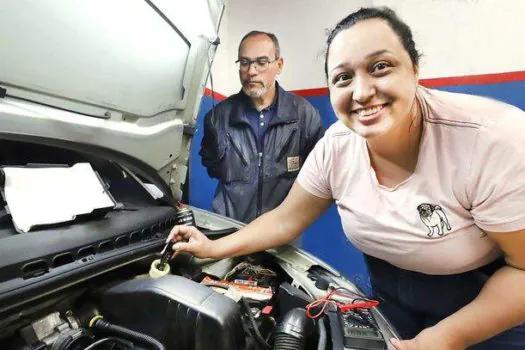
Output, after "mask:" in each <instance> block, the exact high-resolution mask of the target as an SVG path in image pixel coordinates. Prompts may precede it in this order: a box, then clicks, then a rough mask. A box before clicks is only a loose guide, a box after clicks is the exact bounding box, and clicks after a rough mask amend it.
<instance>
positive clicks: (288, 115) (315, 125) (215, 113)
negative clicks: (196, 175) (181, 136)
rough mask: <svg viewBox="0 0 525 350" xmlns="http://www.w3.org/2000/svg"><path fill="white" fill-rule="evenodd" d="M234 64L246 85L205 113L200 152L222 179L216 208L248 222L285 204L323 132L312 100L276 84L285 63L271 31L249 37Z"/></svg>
mask: <svg viewBox="0 0 525 350" xmlns="http://www.w3.org/2000/svg"><path fill="white" fill-rule="evenodd" d="M235 63H236V64H237V65H238V67H239V78H240V81H241V84H242V89H241V91H240V92H239V93H237V94H235V95H232V96H230V97H229V98H227V99H226V100H224V101H222V102H221V103H219V104H218V105H217V106H215V108H213V109H212V110H211V111H209V112H208V114H207V115H206V118H205V121H204V137H203V140H202V144H201V150H200V153H199V154H200V155H201V157H202V164H203V165H204V166H205V167H206V169H207V171H208V174H209V175H210V176H211V177H213V178H217V179H218V181H219V182H218V185H217V189H216V191H215V198H214V200H213V204H212V207H213V210H214V211H215V212H217V213H219V214H222V215H225V216H228V217H231V218H233V219H236V220H239V221H242V222H245V223H248V222H250V221H252V220H253V219H255V218H256V217H257V216H259V215H261V214H263V213H265V212H267V211H269V210H271V209H273V208H275V207H277V206H278V205H279V204H280V203H281V202H282V201H283V199H284V198H285V197H286V195H287V194H288V191H289V190H290V188H291V187H292V184H293V182H294V181H295V178H296V176H297V174H298V173H299V169H300V168H301V166H302V164H303V162H304V160H305V159H306V157H307V156H308V154H309V153H310V151H311V150H312V148H313V147H314V145H315V143H316V142H317V141H318V140H319V139H320V138H321V137H322V135H323V133H324V129H323V127H322V124H321V118H320V116H319V112H318V111H317V110H316V109H315V108H314V107H313V106H312V105H311V104H310V103H309V102H308V101H306V100H305V99H304V98H302V97H299V96H296V95H294V94H291V93H289V92H287V91H285V90H283V88H281V87H280V86H279V84H278V83H277V82H276V80H275V78H276V76H277V75H278V74H280V73H281V71H282V69H283V63H284V61H283V58H282V57H281V56H280V49H279V42H278V41H277V38H276V37H275V35H274V34H272V33H266V32H260V31H252V32H249V33H248V34H246V35H245V36H244V37H243V38H242V40H241V42H240V44H239V50H238V60H237V61H236V62H235Z"/></svg>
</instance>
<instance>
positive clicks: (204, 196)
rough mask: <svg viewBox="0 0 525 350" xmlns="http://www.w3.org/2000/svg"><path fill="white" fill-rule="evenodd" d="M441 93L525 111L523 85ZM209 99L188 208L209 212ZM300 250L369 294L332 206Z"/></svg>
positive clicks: (327, 113)
mask: <svg viewBox="0 0 525 350" xmlns="http://www.w3.org/2000/svg"><path fill="white" fill-rule="evenodd" d="M439 89H441V90H446V91H452V92H462V93H469V94H475V95H482V96H487V97H492V98H495V99H498V100H501V101H504V102H507V103H510V104H513V105H515V106H518V107H520V108H521V109H524V110H525V98H524V96H525V82H524V81H518V82H509V83H498V84H487V85H461V86H447V87H441V88H439ZM307 99H308V100H309V101H310V102H311V103H312V104H313V105H314V106H315V107H316V108H317V109H318V110H319V112H320V113H321V117H322V119H323V124H324V125H325V127H328V126H329V125H330V124H332V123H333V122H334V121H335V120H336V117H335V115H334V113H333V111H332V109H331V106H330V100H329V97H328V96H313V97H307ZM212 102H213V101H212V99H211V97H208V96H204V97H203V99H202V103H201V109H200V113H199V118H198V124H197V133H196V135H195V138H194V141H193V146H192V150H191V165H190V204H191V205H194V206H197V207H201V208H204V209H208V210H211V201H212V199H213V194H214V193H215V187H216V185H217V181H216V180H213V179H210V178H209V177H208V175H207V173H206V170H205V169H204V167H203V166H202V164H201V162H200V157H199V154H198V152H199V148H200V143H201V140H202V123H203V119H204V115H205V114H206V112H208V111H209V110H210V108H211V107H212ZM302 247H303V248H304V249H305V250H307V251H309V252H311V253H313V254H314V255H316V256H318V257H320V258H321V259H323V260H324V261H326V262H327V263H329V264H330V265H332V266H333V267H335V268H336V269H338V270H339V271H341V272H342V273H343V274H345V275H346V276H347V277H348V278H350V279H352V280H353V281H354V282H355V283H356V284H357V285H358V286H360V287H361V288H363V289H364V290H369V286H368V277H367V273H366V269H365V266H364V263H363V258H362V255H361V253H360V252H359V251H358V250H357V249H355V248H354V247H353V246H352V245H351V244H350V243H349V242H348V240H347V239H346V237H345V235H344V234H343V230H342V228H341V222H340V219H339V216H338V214H337V210H336V208H335V206H332V207H331V208H330V209H329V210H328V211H327V212H326V213H325V214H324V215H323V216H322V217H321V218H319V219H318V220H317V221H316V222H315V223H314V224H313V225H312V226H311V227H309V228H308V229H307V230H306V231H305V232H304V234H303V238H302Z"/></svg>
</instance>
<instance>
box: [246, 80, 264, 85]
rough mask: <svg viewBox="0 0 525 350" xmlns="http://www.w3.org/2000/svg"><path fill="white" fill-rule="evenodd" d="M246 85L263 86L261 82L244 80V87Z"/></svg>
mask: <svg viewBox="0 0 525 350" xmlns="http://www.w3.org/2000/svg"><path fill="white" fill-rule="evenodd" d="M248 84H260V85H263V86H264V84H263V82H262V81H256V80H246V81H245V82H244V85H248Z"/></svg>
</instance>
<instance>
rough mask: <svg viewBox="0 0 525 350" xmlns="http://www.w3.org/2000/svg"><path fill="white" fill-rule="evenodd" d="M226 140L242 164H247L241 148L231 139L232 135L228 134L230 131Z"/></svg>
mask: <svg viewBox="0 0 525 350" xmlns="http://www.w3.org/2000/svg"><path fill="white" fill-rule="evenodd" d="M228 140H229V141H230V144H231V146H232V148H233V150H234V151H235V153H237V156H238V157H239V158H240V160H241V163H242V165H244V166H247V165H248V161H247V160H246V158H244V155H243V154H242V152H241V149H240V148H239V147H238V146H237V145H236V144H235V142H234V141H233V137H232V136H231V135H230V133H228Z"/></svg>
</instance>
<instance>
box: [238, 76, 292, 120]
mask: <svg viewBox="0 0 525 350" xmlns="http://www.w3.org/2000/svg"><path fill="white" fill-rule="evenodd" d="M275 89H276V91H277V106H275V108H276V110H275V116H274V117H273V118H272V121H271V122H270V126H272V125H275V124H284V123H291V122H295V121H297V120H299V117H298V116H297V113H296V106H295V105H296V103H295V100H294V98H293V96H292V94H291V93H289V92H287V91H285V90H284V89H283V88H281V86H280V85H279V83H278V82H277V81H276V82H275ZM236 100H237V103H236V108H235V109H236V111H235V113H233V115H232V116H231V117H230V125H233V124H249V121H248V118H247V117H246V113H245V112H244V107H245V106H246V103H250V98H249V97H248V96H246V94H245V93H244V92H243V91H242V90H241V91H240V92H239V93H237V96H236Z"/></svg>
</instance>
